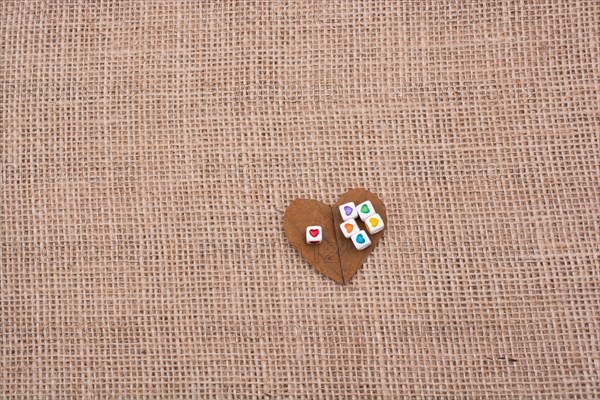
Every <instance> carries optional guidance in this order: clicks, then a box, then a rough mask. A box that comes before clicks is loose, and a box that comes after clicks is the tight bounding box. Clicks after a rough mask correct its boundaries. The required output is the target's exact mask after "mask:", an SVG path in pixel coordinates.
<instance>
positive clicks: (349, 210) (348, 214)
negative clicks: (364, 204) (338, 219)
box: [339, 202, 358, 221]
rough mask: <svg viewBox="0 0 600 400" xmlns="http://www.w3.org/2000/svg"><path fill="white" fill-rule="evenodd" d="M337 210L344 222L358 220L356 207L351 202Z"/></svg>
mask: <svg viewBox="0 0 600 400" xmlns="http://www.w3.org/2000/svg"><path fill="white" fill-rule="evenodd" d="M339 209H340V214H341V215H342V219H343V220H344V221H348V220H350V219H355V218H358V212H357V211H356V206H355V205H354V203H352V202H350V203H346V204H342V205H341V206H340V207H339Z"/></svg>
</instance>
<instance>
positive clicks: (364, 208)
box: [360, 204, 369, 214]
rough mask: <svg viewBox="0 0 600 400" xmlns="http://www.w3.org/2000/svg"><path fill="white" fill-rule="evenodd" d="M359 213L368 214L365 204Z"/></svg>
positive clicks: (367, 207)
mask: <svg viewBox="0 0 600 400" xmlns="http://www.w3.org/2000/svg"><path fill="white" fill-rule="evenodd" d="M360 212H362V213H363V214H366V213H368V212H369V206H368V205H366V204H363V206H362V207H361V208H360Z"/></svg>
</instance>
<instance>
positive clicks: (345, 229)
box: [339, 200, 384, 250]
mask: <svg viewBox="0 0 600 400" xmlns="http://www.w3.org/2000/svg"><path fill="white" fill-rule="evenodd" d="M339 209H340V214H341V215H342V219H343V220H344V222H342V223H341V224H340V229H341V230H342V233H343V234H344V237H345V238H346V239H351V240H352V243H353V244H354V247H356V249H357V250H364V249H366V248H367V247H369V246H370V245H371V239H369V235H368V234H367V232H365V231H364V230H361V229H360V228H359V227H358V225H357V224H356V218H360V219H361V220H362V221H363V222H364V223H365V227H366V228H367V231H369V233H370V234H371V235H374V234H376V233H378V232H381V231H382V230H383V226H384V224H383V219H382V218H381V215H379V214H377V213H376V212H375V208H374V207H373V204H371V202H370V201H369V200H367V201H365V202H363V203H360V204H359V205H358V206H355V205H354V203H352V202H350V203H346V204H342V205H341V206H340V207H339Z"/></svg>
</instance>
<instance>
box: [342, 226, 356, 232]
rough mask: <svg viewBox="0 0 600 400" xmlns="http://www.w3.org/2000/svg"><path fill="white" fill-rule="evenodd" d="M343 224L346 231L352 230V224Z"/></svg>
mask: <svg viewBox="0 0 600 400" xmlns="http://www.w3.org/2000/svg"><path fill="white" fill-rule="evenodd" d="M344 226H345V227H346V230H347V231H348V233H350V232H352V230H353V229H354V225H352V224H346V225H344Z"/></svg>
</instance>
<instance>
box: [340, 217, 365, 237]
mask: <svg viewBox="0 0 600 400" xmlns="http://www.w3.org/2000/svg"><path fill="white" fill-rule="evenodd" d="M340 229H341V230H342V233H343V234H344V237H345V238H346V239H350V238H351V237H352V235H354V234H355V233H357V232H358V231H360V228H359V227H358V225H356V220H354V219H349V220H348V221H344V222H342V223H341V224H340Z"/></svg>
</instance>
